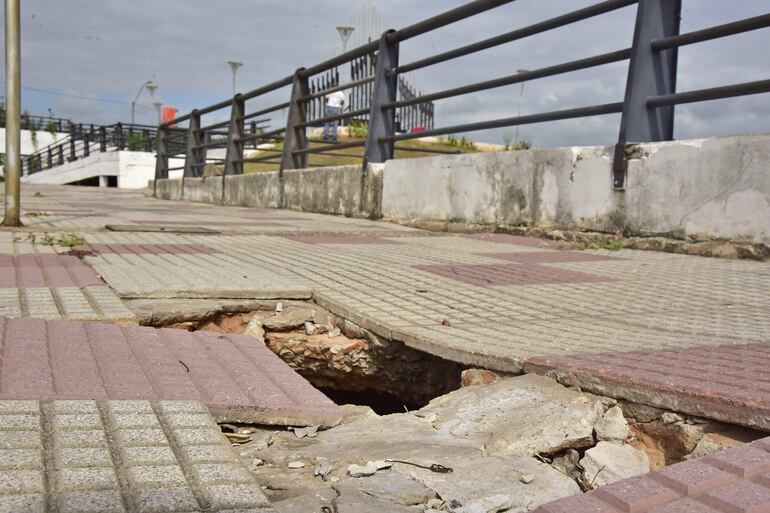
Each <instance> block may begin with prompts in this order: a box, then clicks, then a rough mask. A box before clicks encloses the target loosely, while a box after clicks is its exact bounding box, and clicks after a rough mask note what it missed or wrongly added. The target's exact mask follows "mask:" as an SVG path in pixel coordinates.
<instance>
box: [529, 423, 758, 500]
mask: <svg viewBox="0 0 770 513" xmlns="http://www.w3.org/2000/svg"><path fill="white" fill-rule="evenodd" d="M768 451H770V438H764V439H762V440H759V441H757V442H754V443H751V444H747V445H743V446H741V447H738V448H736V449H729V450H727V451H723V452H719V453H716V454H714V455H711V456H707V457H704V458H699V459H696V460H692V461H687V462H684V463H677V464H675V465H671V466H670V467H666V468H663V469H661V470H658V471H655V472H651V473H649V474H644V475H642V476H639V477H634V478H631V479H625V480H622V481H617V482H615V483H612V484H609V485H606V486H602V487H600V488H598V489H597V490H594V491H592V492H589V493H587V494H584V495H576V496H572V497H566V498H564V499H559V500H557V501H554V502H551V503H548V504H544V505H543V506H540V507H539V508H538V509H536V510H535V513H577V512H580V513H764V512H767V511H770V452H768Z"/></svg>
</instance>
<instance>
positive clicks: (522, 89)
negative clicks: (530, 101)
mask: <svg viewBox="0 0 770 513" xmlns="http://www.w3.org/2000/svg"><path fill="white" fill-rule="evenodd" d="M530 71H532V70H528V69H524V68H520V69H517V70H516V73H519V74H521V73H528V72H530ZM523 97H524V82H522V83H521V90H520V91H519V115H518V117H521V99H522V98H523ZM519 126H520V125H516V135H515V137H514V140H515V141H516V144H517V145H518V144H519Z"/></svg>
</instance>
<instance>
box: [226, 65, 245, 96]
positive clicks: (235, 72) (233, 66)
mask: <svg viewBox="0 0 770 513" xmlns="http://www.w3.org/2000/svg"><path fill="white" fill-rule="evenodd" d="M227 64H229V65H230V69H231V70H232V72H233V96H235V76H236V75H237V74H238V68H240V67H241V66H243V63H242V62H237V61H227Z"/></svg>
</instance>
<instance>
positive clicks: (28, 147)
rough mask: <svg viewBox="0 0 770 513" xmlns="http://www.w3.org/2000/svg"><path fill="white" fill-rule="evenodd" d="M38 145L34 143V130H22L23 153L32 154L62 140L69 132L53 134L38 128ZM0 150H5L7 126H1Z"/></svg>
mask: <svg viewBox="0 0 770 513" xmlns="http://www.w3.org/2000/svg"><path fill="white" fill-rule="evenodd" d="M36 134H37V145H35V144H32V132H31V131H29V130H22V131H21V154H22V155H32V154H33V153H35V152H36V151H38V150H42V149H43V148H45V147H46V146H48V145H50V144H53V143H54V142H57V141H61V140H62V139H64V138H65V137H67V136H68V135H69V134H64V133H56V134H54V135H51V134H50V133H48V132H47V131H46V130H45V129H40V130H37V132H36ZM0 152H5V128H0Z"/></svg>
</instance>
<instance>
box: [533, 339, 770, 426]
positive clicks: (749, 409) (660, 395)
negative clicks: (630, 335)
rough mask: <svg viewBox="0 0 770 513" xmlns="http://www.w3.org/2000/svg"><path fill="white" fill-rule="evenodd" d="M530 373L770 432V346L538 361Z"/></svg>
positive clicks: (633, 353)
mask: <svg viewBox="0 0 770 513" xmlns="http://www.w3.org/2000/svg"><path fill="white" fill-rule="evenodd" d="M524 368H525V370H527V371H528V372H536V373H540V374H547V375H550V376H552V377H554V378H556V379H557V380H559V381H560V382H562V383H565V384H569V385H578V386H580V387H581V388H583V389H584V390H589V391H595V392H599V393H607V392H609V393H610V394H611V395H613V396H616V397H623V398H625V399H629V400H632V401H636V402H642V403H645V404H652V405H655V406H659V407H661V408H666V409H672V410H674V411H681V412H686V413H690V414H693V415H705V416H708V417H710V418H716V419H720V420H724V421H727V422H733V423H741V424H744V425H748V426H756V427H760V428H764V429H770V372H768V369H770V344H746V345H730V346H714V347H697V346H695V347H688V348H681V349H667V350H662V351H630V352H612V353H599V354H590V353H587V354H583V355H571V356H569V355H565V356H545V357H534V358H531V359H529V360H528V362H527V364H525V366H524Z"/></svg>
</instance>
